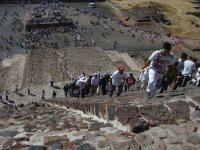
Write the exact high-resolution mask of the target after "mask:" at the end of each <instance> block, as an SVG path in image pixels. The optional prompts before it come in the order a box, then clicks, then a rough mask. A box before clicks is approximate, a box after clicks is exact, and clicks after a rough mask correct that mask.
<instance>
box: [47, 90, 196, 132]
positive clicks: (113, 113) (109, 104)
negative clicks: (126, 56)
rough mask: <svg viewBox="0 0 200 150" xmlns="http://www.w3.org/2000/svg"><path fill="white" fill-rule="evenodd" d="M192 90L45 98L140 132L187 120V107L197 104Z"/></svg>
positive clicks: (118, 126)
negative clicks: (147, 95)
mask: <svg viewBox="0 0 200 150" xmlns="http://www.w3.org/2000/svg"><path fill="white" fill-rule="evenodd" d="M196 90H197V89H190V90H189V92H185V89H180V91H175V92H170V93H168V94H166V95H165V96H158V97H157V98H155V99H152V100H145V99H144V92H139V91H131V92H128V93H123V95H122V96H121V97H112V98H110V97H107V96H95V97H86V98H84V99H78V98H56V99H47V100H45V102H47V103H50V104H52V105H57V106H59V107H62V108H65V109H70V110H74V111H79V112H82V113H84V114H85V115H88V116H90V117H97V118H99V119H102V120H104V121H105V122H107V123H110V124H112V125H113V126H114V127H116V128H118V129H120V130H123V131H128V132H134V133H140V132H143V131H145V130H148V129H149V128H151V127H155V126H159V125H162V124H179V123H180V122H187V121H189V120H191V117H190V112H191V110H194V109H196V108H197V106H198V105H199V104H200V96H199V95H198V92H197V91H196ZM187 91H188V90H187ZM195 92H196V94H194V93H195ZM191 93H193V94H192V95H191Z"/></svg>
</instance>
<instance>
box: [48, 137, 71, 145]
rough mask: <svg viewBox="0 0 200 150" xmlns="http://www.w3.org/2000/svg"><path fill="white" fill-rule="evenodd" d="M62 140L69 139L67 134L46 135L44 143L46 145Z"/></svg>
mask: <svg viewBox="0 0 200 150" xmlns="http://www.w3.org/2000/svg"><path fill="white" fill-rule="evenodd" d="M60 141H68V139H67V136H66V135H63V136H46V137H44V144H45V145H52V144H54V143H57V142H60Z"/></svg>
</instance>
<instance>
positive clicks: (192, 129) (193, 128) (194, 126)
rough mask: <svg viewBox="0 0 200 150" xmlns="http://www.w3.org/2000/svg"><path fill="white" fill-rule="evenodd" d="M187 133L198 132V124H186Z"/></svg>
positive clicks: (190, 122)
mask: <svg viewBox="0 0 200 150" xmlns="http://www.w3.org/2000/svg"><path fill="white" fill-rule="evenodd" d="M185 127H186V129H187V131H189V132H196V131H197V124H195V123H194V122H192V121H189V122H187V123H186V124H185Z"/></svg>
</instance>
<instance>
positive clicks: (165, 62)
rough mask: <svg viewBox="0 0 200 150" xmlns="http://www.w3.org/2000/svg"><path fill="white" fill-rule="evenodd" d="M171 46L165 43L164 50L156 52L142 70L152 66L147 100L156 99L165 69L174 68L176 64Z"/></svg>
mask: <svg viewBox="0 0 200 150" xmlns="http://www.w3.org/2000/svg"><path fill="white" fill-rule="evenodd" d="M171 48H172V47H171V44H170V43H167V42H166V43H164V44H163V49H162V50H157V51H154V52H153V53H152V54H151V56H150V57H149V60H148V61H147V62H146V63H145V65H144V66H143V67H142V70H143V69H144V68H146V67H147V66H148V65H150V67H149V68H150V69H149V81H148V86H147V95H146V98H148V99H150V98H154V97H155V94H156V90H157V89H158V88H159V87H160V84H161V80H162V77H163V74H162V73H163V71H164V69H165V68H166V67H167V66H168V67H172V66H173V65H174V62H175V58H174V55H173V54H172V53H171V52H170V51H171Z"/></svg>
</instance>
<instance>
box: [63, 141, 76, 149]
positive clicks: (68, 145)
mask: <svg viewBox="0 0 200 150" xmlns="http://www.w3.org/2000/svg"><path fill="white" fill-rule="evenodd" d="M65 149H66V150H67V149H69V150H71V149H72V150H74V149H75V143H74V142H70V141H65V142H63V150H65Z"/></svg>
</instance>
